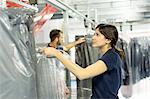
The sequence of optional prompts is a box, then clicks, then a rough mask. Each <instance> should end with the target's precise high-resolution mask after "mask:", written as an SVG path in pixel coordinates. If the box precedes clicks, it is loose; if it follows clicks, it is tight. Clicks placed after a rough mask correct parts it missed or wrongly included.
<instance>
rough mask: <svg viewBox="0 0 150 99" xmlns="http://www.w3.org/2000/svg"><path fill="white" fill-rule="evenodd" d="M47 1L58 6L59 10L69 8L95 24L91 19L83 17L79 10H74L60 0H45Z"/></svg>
mask: <svg viewBox="0 0 150 99" xmlns="http://www.w3.org/2000/svg"><path fill="white" fill-rule="evenodd" d="M46 1H48V2H49V3H51V4H53V5H54V6H56V7H58V8H59V9H61V10H64V11H66V10H71V11H72V12H74V13H76V14H77V15H79V16H80V17H82V18H84V19H86V20H87V21H88V22H90V23H92V24H95V22H93V21H92V20H91V19H89V18H87V17H85V16H84V15H83V14H81V13H80V12H78V11H77V10H75V9H74V8H72V7H70V6H69V5H67V4H65V3H64V2H62V1H60V0H55V1H54V0H46Z"/></svg>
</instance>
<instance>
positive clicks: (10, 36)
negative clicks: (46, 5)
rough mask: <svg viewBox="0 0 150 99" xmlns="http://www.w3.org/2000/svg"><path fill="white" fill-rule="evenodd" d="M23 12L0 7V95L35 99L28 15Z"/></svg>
mask: <svg viewBox="0 0 150 99" xmlns="http://www.w3.org/2000/svg"><path fill="white" fill-rule="evenodd" d="M23 12H24V11H23V10H21V9H3V10H2V9H0V30H1V32H0V35H1V36H0V46H1V49H0V55H1V58H0V63H1V64H0V79H1V81H0V99H37V93H36V80H35V64H36V63H35V62H36V61H35V60H36V58H35V50H34V38H33V35H32V32H31V27H30V25H29V24H31V23H32V19H31V17H30V16H29V15H27V14H26V13H23ZM21 13H22V14H21Z"/></svg>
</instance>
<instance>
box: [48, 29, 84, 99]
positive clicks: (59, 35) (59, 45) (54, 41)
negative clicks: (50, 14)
mask: <svg viewBox="0 0 150 99" xmlns="http://www.w3.org/2000/svg"><path fill="white" fill-rule="evenodd" d="M49 38H50V43H48V45H47V47H54V48H56V49H58V50H60V51H62V52H63V51H65V52H68V51H69V50H70V49H71V48H72V47H74V46H76V45H77V44H81V43H83V42H85V39H84V38H79V39H78V40H77V41H74V42H71V43H69V44H66V45H63V42H64V36H63V32H62V31H61V30H59V29H53V30H51V31H50V34H49ZM69 95H70V91H69V89H68V87H67V86H66V87H65V97H66V99H68V97H69Z"/></svg>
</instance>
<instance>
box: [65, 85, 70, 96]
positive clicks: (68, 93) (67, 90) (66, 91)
mask: <svg viewBox="0 0 150 99" xmlns="http://www.w3.org/2000/svg"><path fill="white" fill-rule="evenodd" d="M64 94H65V99H68V98H69V96H70V90H69V89H68V87H67V86H66V87H65V93H64Z"/></svg>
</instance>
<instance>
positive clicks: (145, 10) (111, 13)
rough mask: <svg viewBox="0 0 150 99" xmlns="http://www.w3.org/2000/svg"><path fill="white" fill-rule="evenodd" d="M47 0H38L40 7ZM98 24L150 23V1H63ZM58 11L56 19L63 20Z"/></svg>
mask: <svg viewBox="0 0 150 99" xmlns="http://www.w3.org/2000/svg"><path fill="white" fill-rule="evenodd" d="M43 1H45V0H38V2H39V5H40V4H44V3H43ZM61 1H64V2H65V3H67V4H68V5H69V6H71V7H72V8H74V9H76V10H77V11H79V12H80V13H82V14H83V15H88V18H90V19H94V20H95V21H96V22H97V23H102V22H109V23H110V22H111V23H123V22H125V23H150V0H61ZM62 14H63V13H62V12H61V11H58V12H57V13H56V15H55V17H56V18H62Z"/></svg>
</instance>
